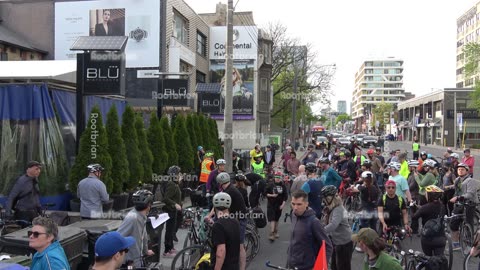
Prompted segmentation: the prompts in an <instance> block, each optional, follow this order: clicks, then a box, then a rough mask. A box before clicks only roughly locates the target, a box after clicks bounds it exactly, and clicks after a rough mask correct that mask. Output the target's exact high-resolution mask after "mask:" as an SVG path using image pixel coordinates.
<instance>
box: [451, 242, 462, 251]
mask: <svg viewBox="0 0 480 270" xmlns="http://www.w3.org/2000/svg"><path fill="white" fill-rule="evenodd" d="M452 247H453V248H452V250H454V251H455V250H460V249H461V247H460V243H459V242H453V243H452Z"/></svg>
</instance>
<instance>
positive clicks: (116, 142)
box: [106, 105, 130, 194]
mask: <svg viewBox="0 0 480 270" xmlns="http://www.w3.org/2000/svg"><path fill="white" fill-rule="evenodd" d="M118 122H119V121H118V113H117V107H115V105H112V107H111V108H110V111H109V112H108V114H107V124H106V131H107V135H108V152H109V154H110V157H111V158H112V164H115V170H112V181H113V190H112V192H113V194H120V193H122V191H123V185H124V183H125V182H126V181H127V180H128V179H129V176H130V171H129V170H128V160H127V150H126V148H125V142H124V141H123V138H122V132H121V131H120V125H119V124H118Z"/></svg>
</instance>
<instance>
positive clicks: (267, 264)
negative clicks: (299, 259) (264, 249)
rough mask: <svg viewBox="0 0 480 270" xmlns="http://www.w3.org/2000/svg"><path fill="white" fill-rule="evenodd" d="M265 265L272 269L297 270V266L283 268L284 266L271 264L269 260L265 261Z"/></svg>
mask: <svg viewBox="0 0 480 270" xmlns="http://www.w3.org/2000/svg"><path fill="white" fill-rule="evenodd" d="M265 266H266V267H268V268H273V269H278V270H297V269H298V268H297V267H294V268H285V267H281V266H278V265H273V264H271V263H270V261H267V262H266V263H265Z"/></svg>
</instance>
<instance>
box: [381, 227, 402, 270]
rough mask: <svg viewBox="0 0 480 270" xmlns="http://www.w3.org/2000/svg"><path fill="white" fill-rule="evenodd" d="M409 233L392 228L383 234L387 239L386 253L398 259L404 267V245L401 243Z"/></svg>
mask: <svg viewBox="0 0 480 270" xmlns="http://www.w3.org/2000/svg"><path fill="white" fill-rule="evenodd" d="M406 236H407V232H406V231H405V229H403V228H399V227H396V226H391V227H389V228H388V229H387V232H386V233H382V237H383V238H384V239H385V243H386V252H387V253H388V254H389V255H390V256H392V257H394V258H395V259H397V260H398V261H399V262H400V264H401V265H402V266H405V260H404V256H403V255H402V244H401V242H400V241H402V240H403V239H405V237H406Z"/></svg>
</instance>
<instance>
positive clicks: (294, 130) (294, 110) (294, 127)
mask: <svg viewBox="0 0 480 270" xmlns="http://www.w3.org/2000/svg"><path fill="white" fill-rule="evenodd" d="M297 48H298V47H293V49H294V54H293V74H294V75H293V102H292V127H291V129H290V136H291V139H290V141H291V144H292V145H293V147H292V148H293V149H295V143H296V142H295V135H296V134H297V125H296V122H297V62H296V58H297Z"/></svg>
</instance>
